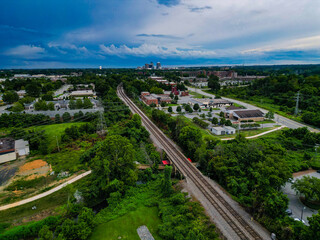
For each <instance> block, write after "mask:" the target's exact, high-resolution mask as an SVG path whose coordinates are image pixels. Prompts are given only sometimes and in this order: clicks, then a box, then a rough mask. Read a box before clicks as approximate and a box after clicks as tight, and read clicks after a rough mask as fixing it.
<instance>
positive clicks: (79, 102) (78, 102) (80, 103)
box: [76, 99, 83, 109]
mask: <svg viewBox="0 0 320 240" xmlns="http://www.w3.org/2000/svg"><path fill="white" fill-rule="evenodd" d="M82 108H83V102H82V100H81V99H77V101H76V109H82Z"/></svg>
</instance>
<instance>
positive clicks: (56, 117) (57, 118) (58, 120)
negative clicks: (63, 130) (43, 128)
mask: <svg viewBox="0 0 320 240" xmlns="http://www.w3.org/2000/svg"><path fill="white" fill-rule="evenodd" d="M54 122H55V123H61V117H60V114H56V115H55V116H54Z"/></svg>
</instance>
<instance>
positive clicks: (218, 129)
mask: <svg viewBox="0 0 320 240" xmlns="http://www.w3.org/2000/svg"><path fill="white" fill-rule="evenodd" d="M211 132H212V133H213V134H215V135H225V134H226V130H225V129H224V128H223V127H212V128H211Z"/></svg>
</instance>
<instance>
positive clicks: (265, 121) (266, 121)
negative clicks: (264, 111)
mask: <svg viewBox="0 0 320 240" xmlns="http://www.w3.org/2000/svg"><path fill="white" fill-rule="evenodd" d="M256 123H258V124H265V123H275V121H273V120H264V121H260V122H256Z"/></svg>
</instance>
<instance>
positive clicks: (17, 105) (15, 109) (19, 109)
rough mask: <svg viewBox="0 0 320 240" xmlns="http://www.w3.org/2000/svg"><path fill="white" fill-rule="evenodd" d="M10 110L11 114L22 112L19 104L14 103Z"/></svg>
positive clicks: (22, 108)
mask: <svg viewBox="0 0 320 240" xmlns="http://www.w3.org/2000/svg"><path fill="white" fill-rule="evenodd" d="M11 110H12V112H21V111H23V110H24V107H23V105H22V104H21V103H19V102H16V103H14V104H13V106H12V108H11Z"/></svg>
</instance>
